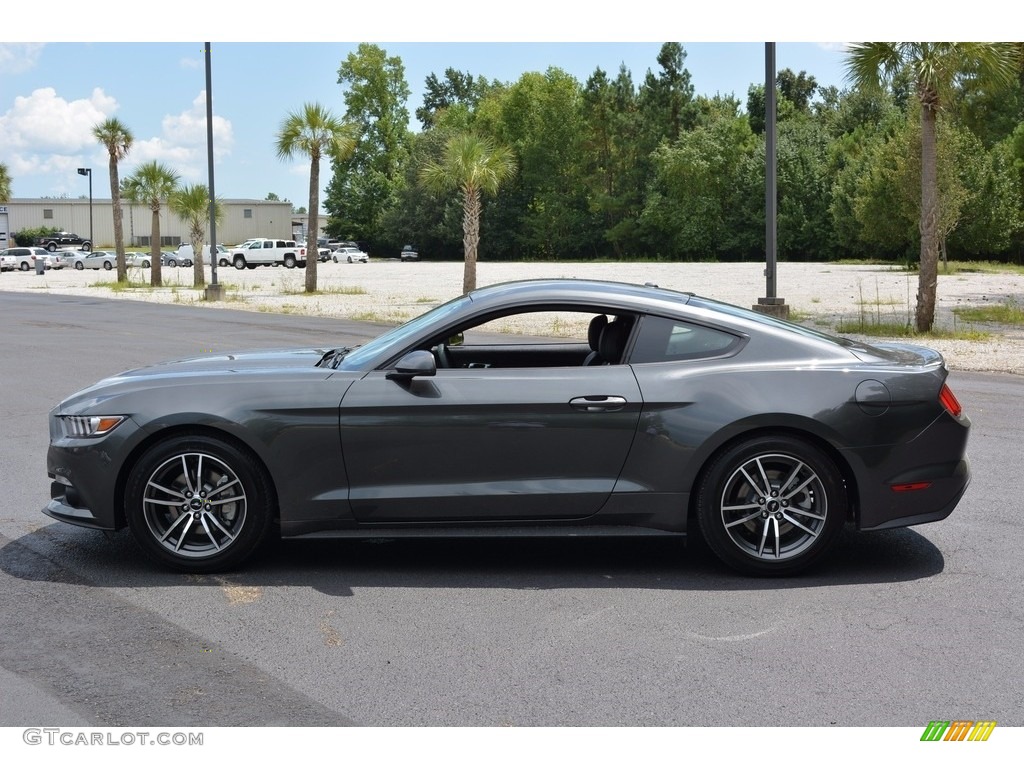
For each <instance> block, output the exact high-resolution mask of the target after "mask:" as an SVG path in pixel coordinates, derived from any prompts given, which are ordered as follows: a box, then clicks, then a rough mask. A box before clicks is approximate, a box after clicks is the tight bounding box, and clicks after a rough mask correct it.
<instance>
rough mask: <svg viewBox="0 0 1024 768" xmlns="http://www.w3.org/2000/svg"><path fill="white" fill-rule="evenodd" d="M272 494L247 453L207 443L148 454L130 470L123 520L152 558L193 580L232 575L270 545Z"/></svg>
mask: <svg viewBox="0 0 1024 768" xmlns="http://www.w3.org/2000/svg"><path fill="white" fill-rule="evenodd" d="M273 499H274V491H273V488H272V486H271V483H270V480H269V478H268V477H267V474H266V472H265V471H264V469H263V468H262V466H261V465H260V464H259V462H258V461H257V460H256V458H255V457H254V456H253V455H252V454H250V453H249V452H248V451H246V450H243V449H240V448H237V447H235V446H234V445H233V444H231V443H228V442H225V441H223V440H220V439H217V438H214V437H207V436H187V435H185V436H180V437H176V438H172V439H170V440H167V441H164V442H162V443H159V444H157V445H155V446H153V447H152V448H150V449H149V450H148V451H147V452H146V453H145V454H144V455H143V456H142V458H141V459H140V460H139V461H138V463H137V464H136V465H135V467H134V468H133V469H132V471H131V474H130V476H129V478H128V484H127V488H126V492H125V514H126V517H127V519H128V526H129V528H130V529H131V532H132V535H133V536H134V537H135V539H136V541H138V543H139V545H140V546H141V547H142V549H143V550H144V551H145V552H146V554H147V555H149V556H150V557H151V558H153V559H155V560H156V561H158V562H160V563H162V564H163V565H166V566H169V567H171V568H174V569H175V570H179V571H187V572H190V573H210V572H215V571H221V570H226V569H229V568H233V567H235V566H237V565H239V564H240V563H242V562H243V561H244V560H246V559H248V558H249V557H251V556H252V555H253V554H254V553H255V552H256V551H257V550H258V549H259V548H260V546H261V545H262V544H263V543H264V542H265V541H266V540H267V539H268V537H269V534H270V531H271V527H272V522H273V517H274V514H273Z"/></svg>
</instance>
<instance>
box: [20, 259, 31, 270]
mask: <svg viewBox="0 0 1024 768" xmlns="http://www.w3.org/2000/svg"><path fill="white" fill-rule="evenodd" d="M18 267H19V268H20V269H21V271H22V272H28V270H29V269H30V267H29V266H28V262H27V261H23V262H21V264H19V265H18Z"/></svg>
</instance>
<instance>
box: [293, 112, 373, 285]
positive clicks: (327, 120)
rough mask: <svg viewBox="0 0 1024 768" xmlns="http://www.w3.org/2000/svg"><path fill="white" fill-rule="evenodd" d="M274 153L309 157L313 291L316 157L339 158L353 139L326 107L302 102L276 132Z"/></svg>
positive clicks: (311, 280)
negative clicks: (299, 107) (275, 151)
mask: <svg viewBox="0 0 1024 768" xmlns="http://www.w3.org/2000/svg"><path fill="white" fill-rule="evenodd" d="M276 146H277V156H278V157H279V158H280V159H282V160H289V159H291V158H293V157H295V156H296V155H302V156H304V157H308V158H309V227H308V229H307V235H306V292H307V293H313V292H314V291H316V267H317V237H319V235H320V222H319V219H318V217H319V212H320V159H321V158H322V157H323V156H324V155H326V156H327V157H330V158H334V159H341V158H343V157H345V156H347V155H349V154H351V153H352V150H353V149H354V148H355V139H354V138H353V136H352V132H351V129H350V128H349V127H348V126H346V125H345V123H343V122H342V121H341V119H340V118H338V117H336V116H335V115H334V114H333V113H332V112H331V111H330V110H328V109H326V108H324V107H322V106H321V105H319V104H316V103H306V104H304V105H303V106H302V109H300V110H298V111H297V112H289V113H288V116H287V117H286V118H285V119H284V122H282V123H281V128H280V130H279V131H278V132H277V145H276Z"/></svg>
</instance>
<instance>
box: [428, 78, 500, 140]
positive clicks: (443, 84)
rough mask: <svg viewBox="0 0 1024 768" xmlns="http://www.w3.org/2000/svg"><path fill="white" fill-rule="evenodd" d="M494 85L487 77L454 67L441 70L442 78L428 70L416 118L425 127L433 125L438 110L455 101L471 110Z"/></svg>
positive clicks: (440, 110) (451, 105)
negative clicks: (442, 71) (477, 75)
mask: <svg viewBox="0 0 1024 768" xmlns="http://www.w3.org/2000/svg"><path fill="white" fill-rule="evenodd" d="M494 87H499V86H498V84H492V83H489V82H488V81H487V78H486V77H474V76H473V75H471V74H469V73H468V72H460V71H459V70H457V69H454V68H453V67H448V68H447V69H446V70H445V71H444V79H443V80H442V79H440V78H438V76H437V75H435V74H434V73H433V72H431V73H430V74H429V75H427V79H426V84H425V89H426V90H425V91H424V94H423V106H421V107H417V109H416V119H417V120H419V121H420V123H421V124H422V125H423V129H424V130H428V129H430V128H432V127H433V126H434V123H435V122H436V120H437V116H438V114H439V113H441V112H442V111H444V110H447V109H450V108H451V107H453V106H455V105H456V104H461V105H464V106H466V107H467V109H468V110H469V111H470V112H472V111H473V110H474V109H475V108H476V105H477V103H479V101H480V99H481V98H482V97H483V96H484V95H485V94H486V93H487V92H488V91H490V90H491V89H492V88H494Z"/></svg>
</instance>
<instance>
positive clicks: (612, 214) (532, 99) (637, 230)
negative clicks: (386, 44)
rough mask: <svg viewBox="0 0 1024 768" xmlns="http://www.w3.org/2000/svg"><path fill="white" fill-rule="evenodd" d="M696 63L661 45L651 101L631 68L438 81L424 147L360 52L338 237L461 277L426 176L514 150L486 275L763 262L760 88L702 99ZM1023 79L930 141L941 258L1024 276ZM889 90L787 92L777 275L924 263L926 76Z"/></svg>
mask: <svg viewBox="0 0 1024 768" xmlns="http://www.w3.org/2000/svg"><path fill="white" fill-rule="evenodd" d="M901 45H918V44H901ZM1018 50H1019V49H1018ZM685 59H686V52H685V50H684V49H683V47H682V46H681V45H680V44H679V43H665V44H664V45H663V46H662V48H661V50H660V52H659V55H658V57H657V60H656V62H653V64H652V69H649V70H648V71H647V72H646V73H645V75H644V76H643V78H642V79H641V80H640V81H639V82H637V81H636V80H634V77H633V73H632V72H630V71H629V70H628V69H626V68H625V67H624V66H620V67H619V69H618V71H617V72H615V73H614V74H610V73H609V72H607V71H605V70H603V69H601V68H600V67H598V68H596V69H595V70H594V73H593V74H592V75H591V76H590V77H589V78H588V79H587V81H586V82H585V83H580V82H579V81H578V80H577V79H576V78H574V77H573V76H571V75H569V74H568V73H566V72H564V71H562V70H560V69H558V68H550V69H548V70H547V71H546V72H527V73H524V74H523V75H522V76H521V77H520V78H519V79H518V80H517V81H515V82H512V83H503V82H498V81H492V80H488V79H487V78H486V77H482V76H479V75H476V74H472V73H466V72H459V71H456V70H454V69H447V70H446V71H445V72H444V74H443V75H438V74H436V73H435V74H431V75H430V76H429V77H428V78H427V79H426V82H425V90H424V93H423V97H422V106H420V107H418V108H417V109H416V110H415V116H416V119H417V120H418V121H419V123H420V126H421V129H420V130H419V131H412V130H410V129H409V127H408V126H409V120H410V116H409V111H408V109H407V108H406V106H405V105H406V102H407V99H408V97H409V94H410V89H409V86H408V84H407V83H406V81H405V75H404V68H403V66H402V63H401V60H400V59H399V58H398V57H393V56H389V55H388V54H387V52H386V51H384V50H383V49H382V48H380V47H379V46H376V45H371V44H362V45H360V46H359V48H358V49H357V50H356V51H355V52H353V53H352V54H350V55H349V56H348V57H347V58H346V59H345V60H344V61H342V62H341V65H340V66H339V69H338V83H339V84H340V85H341V86H342V87H343V91H344V104H345V112H344V114H343V117H342V119H343V121H344V122H345V123H346V124H347V125H348V126H350V127H351V130H352V132H353V135H354V137H355V145H354V148H353V150H352V151H351V153H348V154H346V155H345V156H344V157H343V158H336V159H334V160H333V161H332V176H331V180H330V182H329V184H328V185H327V191H326V196H325V200H324V206H325V208H326V211H327V213H328V215H329V223H328V227H327V229H328V232H329V233H330V234H332V235H334V236H337V237H341V238H343V239H350V240H359V241H366V242H369V243H370V244H371V247H372V249H373V251H374V252H375V253H377V254H380V255H382V256H386V255H389V253H391V252H393V254H397V251H398V249H400V248H401V246H402V245H403V244H405V243H414V244H416V245H417V246H418V248H419V250H420V252H421V254H423V255H424V256H426V257H427V258H442V259H444V258H450V259H462V258H464V256H465V253H464V235H465V231H464V226H463V223H464V221H463V220H464V212H465V211H464V207H465V206H464V199H463V198H462V197H460V196H458V195H450V194H449V195H447V196H444V195H438V194H437V191H436V190H437V188H438V187H437V185H436V184H435V185H430V184H426V183H424V180H425V179H426V178H427V177H426V176H424V174H423V172H422V171H423V169H424V168H426V167H438V166H443V165H444V164H445V162H446V156H445V153H446V151H447V148H449V147H450V144H451V141H452V140H453V139H455V138H456V137H464V136H466V135H472V136H476V137H478V138H480V139H483V140H486V141H488V142H490V143H492V144H493V146H494V147H496V148H503V149H507V150H508V151H509V152H510V153H511V159H512V161H513V163H514V166H515V173H514V175H511V176H509V177H508V178H506V179H505V180H504V181H503V183H502V184H501V185H500V186H498V187H496V188H495V189H493V190H491V191H490V194H488V195H486V196H485V198H484V201H483V204H482V208H481V209H480V212H479V217H480V218H479V233H478V241H474V242H478V248H479V256H480V258H483V259H486V260H520V259H551V260H572V259H664V260H680V261H685V260H748V259H749V260H756V259H761V258H763V257H764V230H765V222H764V183H765V181H764V166H765V163H764V160H765V138H764V128H765V121H764V103H765V97H764V86H763V84H754V85H751V86H750V88H749V90H748V93H747V94H746V99H745V101H741V100H740V98H738V97H736V96H735V95H731V94H730V95H720V94H717V95H715V96H703V95H697V94H695V92H694V87H693V85H692V83H691V81H690V74H689V72H688V71H687V70H686V68H685V66H684V65H685ZM1014 61H1015V62H1016V64H1015V66H1016V69H1015V70H1014V71H1015V74H1014V76H1013V77H1012V78H1011V81H1010V82H1009V83H1008V84H1007V83H1006V82H1003V83H1001V84H997V87H995V88H991V87H990V88H987V89H983V88H982V87H981V85H982V81H981V80H980V79H979V78H977V77H972V76H971V72H969V71H968V72H964V73H961V75H962V76H958V77H953V78H952V79H951V80H950V92H949V93H945V92H944V93H943V102H942V104H941V108H942V110H943V112H942V115H943V117H942V120H941V121H939V122H938V123H937V124H936V125H934V126H933V125H932V124H928V125H925V126H924V128H925V129H926V130H927V131H929V132H930V131H932V130H933V129H934V130H935V131H936V133H937V138H936V139H935V146H936V148H937V152H936V162H935V165H936V169H935V172H934V173H935V177H936V179H937V188H938V199H939V201H940V203H941V204H940V206H939V208H938V210H939V211H940V213H939V216H938V218H937V222H938V225H937V229H936V232H937V239H936V242H937V248H938V249H939V251H940V252H941V253H942V254H944V255H948V256H950V257H956V258H967V259H970V258H996V259H1014V260H1021V258H1022V257H1024V202H1022V201H1024V80H1022V75H1021V72H1020V67H1019V58H1016V59H1015V60H1014ZM875 64H876V66H877V65H878V63H877V62H875ZM855 74H856V73H855V72H853V69H852V67H851V75H855ZM862 74H863V73H862ZM879 78H880V85H881V87H877V88H869V87H867V86H866V85H865V84H864V83H858V81H857V80H856V79H855V80H854V85H851V87H849V88H845V89H842V90H840V89H838V88H835V87H825V88H821V87H819V86H818V84H817V82H816V80H815V78H814V77H813V75H811V74H808V73H806V72H799V73H794V72H792V71H791V70H782V71H780V72H779V73H778V75H777V78H776V83H775V85H776V88H777V93H778V105H779V107H778V145H777V146H778V189H779V200H778V249H779V256H780V258H782V259H786V260H807V261H829V260H835V259H841V258H850V257H858V258H864V257H869V258H882V259H892V260H906V261H916V260H917V259H918V258H919V253H920V251H921V228H920V227H921V223H920V222H921V194H922V178H921V174H922V167H921V166H922V164H921V147H922V115H924V116H925V117H928V116H929V113H928V111H927V110H922V103H921V100H920V95H919V90H920V87H921V82H920V81H919V79H918V78H916V76H915V70H914V68H913V62H912V61H901V62H895V63H894V66H893V67H892V68H891V71H890V70H886V71H884V72H879ZM475 247H476V246H475Z"/></svg>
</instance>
